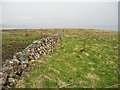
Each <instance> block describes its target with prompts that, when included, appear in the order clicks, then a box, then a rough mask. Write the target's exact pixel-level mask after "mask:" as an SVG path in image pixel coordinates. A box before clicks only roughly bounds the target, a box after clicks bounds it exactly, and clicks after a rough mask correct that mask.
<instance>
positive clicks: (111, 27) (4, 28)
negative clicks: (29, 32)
mask: <svg viewBox="0 0 120 90" xmlns="http://www.w3.org/2000/svg"><path fill="white" fill-rule="evenodd" d="M50 28H60V29H61V28H80V29H96V30H108V31H118V27H117V26H81V27H52V26H51V27H46V28H45V27H2V28H1V27H0V30H13V29H21V30H22V29H50Z"/></svg>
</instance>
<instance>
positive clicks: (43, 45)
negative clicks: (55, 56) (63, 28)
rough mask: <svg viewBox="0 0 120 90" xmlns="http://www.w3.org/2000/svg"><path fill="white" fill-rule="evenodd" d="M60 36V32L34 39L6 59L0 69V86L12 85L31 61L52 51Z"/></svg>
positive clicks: (25, 70)
mask: <svg viewBox="0 0 120 90" xmlns="http://www.w3.org/2000/svg"><path fill="white" fill-rule="evenodd" d="M60 38H61V33H56V34H54V35H53V36H50V37H47V38H43V39H40V40H36V41H34V42H33V43H32V44H30V45H29V46H27V47H26V48H25V49H24V50H23V51H22V52H17V53H16V54H15V55H14V56H13V59H11V60H6V62H5V63H4V65H3V68H2V69H0V86H1V87H5V86H7V87H14V86H15V84H16V83H17V81H18V80H19V79H20V78H21V76H22V75H23V74H24V73H25V72H27V71H28V70H29V69H30V67H31V65H32V64H30V62H31V61H35V60H38V59H39V60H40V58H41V56H43V55H47V54H49V53H50V52H53V49H54V48H55V45H56V43H57V41H58V40H60Z"/></svg>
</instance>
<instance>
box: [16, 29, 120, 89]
mask: <svg viewBox="0 0 120 90" xmlns="http://www.w3.org/2000/svg"><path fill="white" fill-rule="evenodd" d="M62 31H63V33H64V35H63V37H62V39H61V40H60V41H59V42H58V44H57V47H56V49H55V50H54V52H53V53H51V54H49V55H47V56H44V57H42V58H41V59H40V60H41V61H43V63H42V64H39V65H37V66H35V67H33V68H32V69H31V70H30V71H29V72H28V74H27V75H26V76H25V77H23V78H22V80H20V82H19V83H18V84H17V85H16V87H17V88H24V87H27V88H28V87H29V88H78V87H79V88H116V87H118V73H117V68H118V35H117V32H110V31H99V30H81V29H80V30H62Z"/></svg>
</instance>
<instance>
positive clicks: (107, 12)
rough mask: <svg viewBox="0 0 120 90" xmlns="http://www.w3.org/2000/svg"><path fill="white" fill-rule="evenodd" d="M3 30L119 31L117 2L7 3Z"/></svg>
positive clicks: (3, 7)
mask: <svg viewBox="0 0 120 90" xmlns="http://www.w3.org/2000/svg"><path fill="white" fill-rule="evenodd" d="M2 24H3V28H95V29H106V30H117V26H118V3H117V2H4V3H2Z"/></svg>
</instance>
